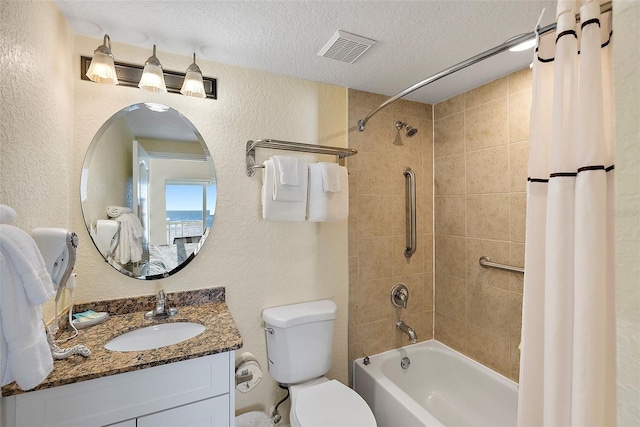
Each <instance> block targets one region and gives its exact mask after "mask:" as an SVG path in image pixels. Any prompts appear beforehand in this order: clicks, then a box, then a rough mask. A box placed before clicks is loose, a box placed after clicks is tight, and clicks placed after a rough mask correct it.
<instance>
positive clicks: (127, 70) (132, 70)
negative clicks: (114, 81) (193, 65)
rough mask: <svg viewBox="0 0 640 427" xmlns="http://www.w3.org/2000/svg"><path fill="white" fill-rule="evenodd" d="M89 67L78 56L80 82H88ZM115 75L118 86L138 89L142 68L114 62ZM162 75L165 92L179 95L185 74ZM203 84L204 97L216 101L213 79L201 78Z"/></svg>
mask: <svg viewBox="0 0 640 427" xmlns="http://www.w3.org/2000/svg"><path fill="white" fill-rule="evenodd" d="M89 65H91V58H90V57H88V56H80V78H81V79H82V80H87V81H90V80H89V78H88V77H87V76H86V75H85V74H86V72H87V70H88V69H89ZM115 66H116V75H117V76H118V82H119V86H129V87H135V88H137V87H138V83H139V82H140V77H142V71H143V70H144V66H141V65H134V64H126V63H124V62H115ZM162 72H163V74H164V81H165V84H166V86H167V92H171V93H180V89H181V88H182V83H183V82H184V78H185V76H186V73H179V72H177V71H167V70H162ZM202 81H203V83H204V91H205V93H206V95H207V96H206V97H207V98H210V99H218V93H217V92H218V91H217V82H216V79H214V78H213V77H205V76H203V77H202Z"/></svg>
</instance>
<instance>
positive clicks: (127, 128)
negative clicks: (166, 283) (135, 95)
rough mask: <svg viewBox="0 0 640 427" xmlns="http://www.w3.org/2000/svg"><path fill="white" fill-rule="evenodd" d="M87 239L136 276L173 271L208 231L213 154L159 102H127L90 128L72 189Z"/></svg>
mask: <svg viewBox="0 0 640 427" xmlns="http://www.w3.org/2000/svg"><path fill="white" fill-rule="evenodd" d="M80 193H81V194H80V196H81V203H82V213H83V216H84V220H85V225H86V227H87V230H88V231H89V234H90V235H91V238H92V240H93V242H94V244H95V246H96V248H97V249H98V251H99V252H100V254H101V255H102V257H103V258H104V259H105V261H107V262H108V263H109V264H110V265H111V266H112V267H114V268H115V269H116V270H118V271H120V272H121V273H123V274H126V275H127V276H130V277H134V278H137V279H145V280H151V279H159V278H163V277H167V276H169V275H172V274H175V273H176V272H178V271H180V270H181V269H182V268H184V267H185V266H186V265H188V263H189V262H190V261H191V260H192V259H193V258H194V257H195V256H197V254H198V252H199V251H200V248H201V247H202V245H203V244H204V242H205V241H206V239H207V238H208V236H209V234H210V231H211V227H212V225H213V219H214V216H215V205H216V198H217V187H216V180H215V171H214V167H213V161H212V159H211V156H210V154H209V151H208V149H207V146H206V144H205V143H204V140H203V139H202V137H201V135H200V133H199V132H198V130H197V129H196V128H195V126H194V125H193V124H192V123H191V122H190V121H189V120H188V119H187V118H185V117H184V116H183V115H182V114H180V113H179V112H178V111H176V110H174V109H172V108H170V107H167V106H164V105H160V104H151V103H141V104H134V105H131V106H129V107H126V108H124V109H122V110H121V111H119V112H117V113H116V114H114V115H113V116H112V117H111V118H110V119H109V120H107V121H106V122H105V123H104V125H103V126H102V127H101V128H100V130H98V132H97V133H96V136H95V137H94V138H93V140H92V142H91V145H90V146H89V149H88V151H87V154H86V157H85V161H84V165H83V169H82V178H81V189H80Z"/></svg>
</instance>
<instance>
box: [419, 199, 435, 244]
mask: <svg viewBox="0 0 640 427" xmlns="http://www.w3.org/2000/svg"><path fill="white" fill-rule="evenodd" d="M422 200H423V208H422V210H421V214H420V216H419V217H418V221H422V224H423V225H424V226H423V227H422V231H423V233H424V234H430V235H432V234H433V228H434V222H433V217H434V213H433V197H423V198H422Z"/></svg>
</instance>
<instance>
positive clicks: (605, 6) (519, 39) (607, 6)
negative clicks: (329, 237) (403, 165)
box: [358, 1, 612, 132]
mask: <svg viewBox="0 0 640 427" xmlns="http://www.w3.org/2000/svg"><path fill="white" fill-rule="evenodd" d="M611 9H612V2H611V1H608V2H605V3H602V4H600V13H605V12H609V11H610V10H611ZM576 22H580V14H579V13H577V14H576ZM557 26H558V24H557V22H554V23H553V24H549V25H547V26H546V27H542V28H540V29H539V30H537V31H532V32H530V33H525V34H520V35H519V36H516V37H513V38H510V39H509V40H507V41H506V42H504V43H502V44H501V45H498V46H496V47H494V48H492V49H489V50H487V51H484V52H482V53H480V54H478V55H476V56H473V57H471V58H469V59H466V60H464V61H462V62H458V63H457V64H456V65H453V66H451V67H449V68H446V69H444V70H442V71H440V72H439V73H436V74H434V75H432V76H431V77H427V78H426V79H424V80H422V81H420V82H418V83H416V84H414V85H413V86H411V87H408V88H407V89H405V90H403V91H402V92H400V93H399V94H397V95H395V96H392V97H391V98H389V99H387V100H386V101H385V102H383V103H382V104H380V105H379V106H378V107H377V108H376V109H375V110H372V111H371V112H370V113H369V114H367V116H366V117H365V118H364V119H361V120H358V130H359V131H360V132H362V131H364V128H365V126H366V125H367V122H368V121H369V120H370V119H371V118H372V117H373V116H375V115H376V114H377V113H378V111H380V110H382V109H383V108H384V107H386V106H387V105H389V104H391V103H392V102H394V101H397V100H398V99H400V98H404V97H405V96H407V95H409V94H410V93H411V92H414V91H416V90H418V89H420V88H422V87H424V86H427V85H429V84H431V83H433V82H435V81H437V80H440V79H441V78H443V77H446V76H448V75H450V74H453V73H455V72H458V71H460V70H462V69H464V68H467V67H469V66H471V65H473V64H477V63H478V62H481V61H484V60H485V59H488V58H491V57H492V56H495V55H497V54H499V53H502V52H505V51H507V50H509V49H511V48H512V47H514V46H517V45H519V44H520V43H523V42H526V41H528V40H531V39H534V38H535V37H536V33H538V34H540V35H543V34H546V33H549V32H551V31H554V30H555V29H556V27H557Z"/></svg>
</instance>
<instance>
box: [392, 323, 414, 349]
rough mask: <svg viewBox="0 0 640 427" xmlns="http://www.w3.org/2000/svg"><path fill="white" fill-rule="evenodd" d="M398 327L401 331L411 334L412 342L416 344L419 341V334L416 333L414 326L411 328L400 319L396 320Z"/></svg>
mask: <svg viewBox="0 0 640 427" xmlns="http://www.w3.org/2000/svg"><path fill="white" fill-rule="evenodd" d="M396 329H397V330H399V331H400V332H404V333H405V334H407V335H408V336H409V341H411V344H415V343H416V342H417V341H418V336H417V335H416V331H414V330H413V328H410V327H409V326H408V325H407V324H406V323H404V322H403V321H402V320H398V321H397V322H396Z"/></svg>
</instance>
